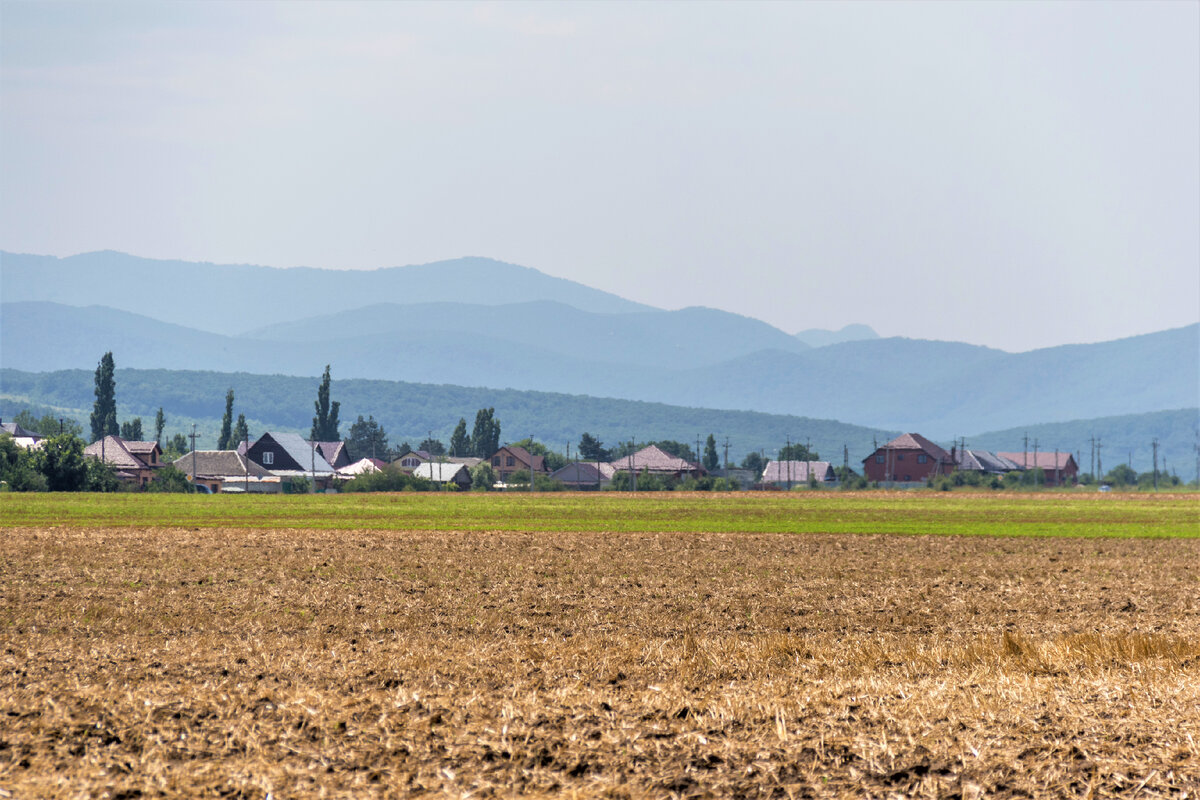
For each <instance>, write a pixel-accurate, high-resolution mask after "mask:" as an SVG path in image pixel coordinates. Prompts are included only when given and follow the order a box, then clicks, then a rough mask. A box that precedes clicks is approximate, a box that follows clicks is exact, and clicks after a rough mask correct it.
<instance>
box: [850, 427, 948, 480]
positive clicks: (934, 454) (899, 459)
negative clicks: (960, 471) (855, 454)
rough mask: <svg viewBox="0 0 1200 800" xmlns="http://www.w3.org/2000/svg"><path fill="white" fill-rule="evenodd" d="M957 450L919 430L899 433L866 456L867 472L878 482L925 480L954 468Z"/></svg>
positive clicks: (865, 472) (864, 461)
mask: <svg viewBox="0 0 1200 800" xmlns="http://www.w3.org/2000/svg"><path fill="white" fill-rule="evenodd" d="M954 466H955V461H954V453H953V452H952V451H951V452H947V451H945V450H943V449H942V448H940V447H938V446H937V445H936V444H934V443H933V442H931V441H929V440H928V439H926V438H925V437H924V436H922V435H921V434H919V433H906V434H904V435H902V436H897V437H896V438H895V439H892V440H891V441H890V442H888V443H887V444H885V445H883V446H882V447H880V448H879V449H877V450H876V451H875V452H874V453H872V454H871V455H869V456H867V457H866V458H864V459H863V474H864V475H866V476H867V480H870V481H875V482H878V483H885V484H886V483H924V482H925V481H926V480H928V479H929V478H931V477H933V476H935V475H948V474H949V473H951V472H953V471H954Z"/></svg>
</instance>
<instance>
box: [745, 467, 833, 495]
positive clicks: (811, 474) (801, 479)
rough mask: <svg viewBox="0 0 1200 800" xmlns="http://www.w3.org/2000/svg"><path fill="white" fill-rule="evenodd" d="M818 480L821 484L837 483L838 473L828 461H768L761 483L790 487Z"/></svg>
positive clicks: (781, 487) (830, 484)
mask: <svg viewBox="0 0 1200 800" xmlns="http://www.w3.org/2000/svg"><path fill="white" fill-rule="evenodd" d="M813 481H816V482H817V483H818V484H819V485H821V486H832V485H833V484H836V483H837V473H836V472H834V471H833V465H832V464H830V463H829V462H828V461H768V462H767V466H766V469H764V470H763V475H762V478H761V479H760V480H759V483H761V484H764V485H769V486H778V487H779V488H780V489H790V488H792V487H794V486H807V485H809V484H811V483H812V482H813Z"/></svg>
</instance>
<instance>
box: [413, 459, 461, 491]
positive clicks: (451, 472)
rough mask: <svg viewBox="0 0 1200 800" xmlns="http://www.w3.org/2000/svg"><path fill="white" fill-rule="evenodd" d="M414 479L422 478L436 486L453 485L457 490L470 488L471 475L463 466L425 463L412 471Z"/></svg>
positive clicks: (440, 462)
mask: <svg viewBox="0 0 1200 800" xmlns="http://www.w3.org/2000/svg"><path fill="white" fill-rule="evenodd" d="M413 477H414V478H424V479H425V480H427V481H433V482H434V483H435V484H437V485H438V486H441V485H443V484H446V483H453V484H454V485H456V486H457V487H458V488H459V489H464V490H465V489H470V488H471V473H470V472H469V471H468V470H467V466H466V465H465V464H454V463H451V462H449V461H426V462H425V463H424V464H419V465H417V468H416V469H414V470H413Z"/></svg>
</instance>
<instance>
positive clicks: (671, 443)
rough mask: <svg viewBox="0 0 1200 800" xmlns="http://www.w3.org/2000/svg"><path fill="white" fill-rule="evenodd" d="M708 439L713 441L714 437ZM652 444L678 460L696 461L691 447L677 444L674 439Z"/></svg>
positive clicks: (681, 443) (660, 440) (680, 443)
mask: <svg viewBox="0 0 1200 800" xmlns="http://www.w3.org/2000/svg"><path fill="white" fill-rule="evenodd" d="M708 438H710V439H711V438H712V437H711V436H710V437H708ZM650 444H652V445H654V446H655V447H657V448H658V449H659V450H662V451H663V452H664V453H670V454H671V455H673V456H675V457H676V458H682V459H683V460H684V461H693V462H694V461H696V453H695V451H693V450H692V448H691V446H690V445H687V444H684V443H683V442H677V441H675V440H674V439H659V440H658V441H657V442H651V443H650ZM713 446H714V447H715V446H716V444H715V443H714V444H713Z"/></svg>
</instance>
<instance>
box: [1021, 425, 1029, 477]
mask: <svg viewBox="0 0 1200 800" xmlns="http://www.w3.org/2000/svg"><path fill="white" fill-rule="evenodd" d="M1024 458H1025V463H1023V464H1022V465H1021V466H1022V467H1024V468H1025V469H1029V434H1028V433H1026V434H1025V456H1024Z"/></svg>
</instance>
